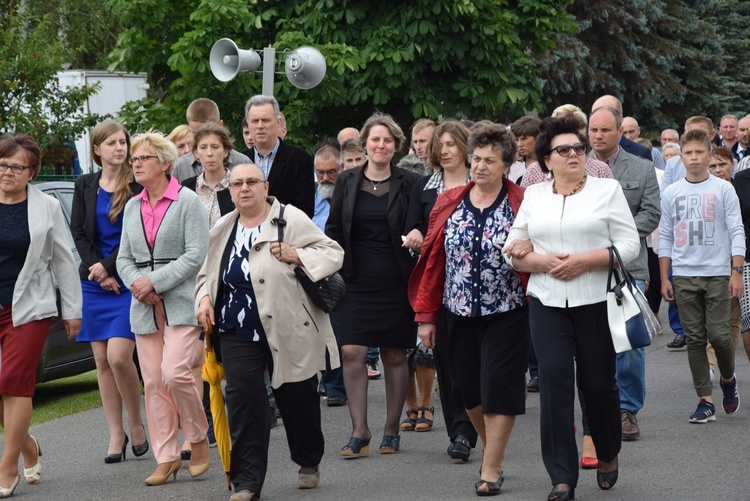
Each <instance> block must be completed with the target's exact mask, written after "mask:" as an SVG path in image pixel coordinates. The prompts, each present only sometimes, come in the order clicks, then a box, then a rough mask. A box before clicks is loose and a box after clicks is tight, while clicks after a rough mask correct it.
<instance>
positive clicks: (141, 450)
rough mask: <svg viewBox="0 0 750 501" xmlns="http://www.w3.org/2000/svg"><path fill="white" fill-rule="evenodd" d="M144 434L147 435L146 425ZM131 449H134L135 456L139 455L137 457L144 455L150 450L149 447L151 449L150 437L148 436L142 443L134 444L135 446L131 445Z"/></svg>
mask: <svg viewBox="0 0 750 501" xmlns="http://www.w3.org/2000/svg"><path fill="white" fill-rule="evenodd" d="M143 435H144V436H145V435H146V427H145V426H144V427H143ZM131 449H132V450H133V455H134V456H135V457H137V458H139V457H141V456H143V455H144V454H146V453H147V452H148V449H149V445H148V437H147V436H146V441H145V442H143V443H142V444H141V445H135V444H133V446H132V447H131Z"/></svg>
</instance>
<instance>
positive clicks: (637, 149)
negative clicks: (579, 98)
mask: <svg viewBox="0 0 750 501" xmlns="http://www.w3.org/2000/svg"><path fill="white" fill-rule="evenodd" d="M602 106H609V107H610V108H614V109H615V110H617V112H618V113H619V114H620V120H622V117H623V116H624V115H623V113H622V101H620V100H619V99H617V98H616V97H615V96H610V95H605V96H602V97H600V98H599V99H597V100H596V101H594V104H593V106H591V113H592V114H593V112H594V111H595V110H597V109H599V108H601V107H602ZM619 145H620V147H621V148H622V149H623V150H625V151H627V152H628V153H630V154H631V155H635V156H637V157H641V158H645V159H646V160H648V161H651V162H652V161H653V160H654V159H653V157H652V156H651V150H649V149H648V148H646V147H645V146H641V145H640V144H638V143H636V142H635V141H631V140H630V139H628V138H627V137H625V136H624V135H620V143H619Z"/></svg>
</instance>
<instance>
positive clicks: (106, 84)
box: [57, 70, 149, 174]
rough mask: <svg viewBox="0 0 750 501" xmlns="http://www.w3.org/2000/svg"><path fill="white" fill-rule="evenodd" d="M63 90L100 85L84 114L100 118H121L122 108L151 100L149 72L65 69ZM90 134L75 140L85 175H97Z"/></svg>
mask: <svg viewBox="0 0 750 501" xmlns="http://www.w3.org/2000/svg"><path fill="white" fill-rule="evenodd" d="M57 78H58V80H59V81H60V85H61V86H62V87H80V86H82V85H93V84H95V83H97V82H99V83H100V85H101V88H100V89H99V91H98V92H97V93H96V94H94V95H93V96H91V97H90V98H89V99H88V101H87V102H86V103H85V104H84V106H83V108H82V110H81V111H83V112H87V113H95V114H98V115H113V116H117V115H118V114H119V113H120V108H122V106H123V105H124V104H125V103H127V102H129V101H137V100H139V99H143V98H145V97H148V88H149V86H148V79H147V75H146V73H124V72H116V73H108V72H106V71H103V70H65V71H60V72H58V73H57ZM89 142H90V140H89V131H86V132H85V133H84V134H83V136H82V137H80V138H75V144H76V149H77V150H78V160H79V162H80V166H81V173H82V174H87V173H89V172H93V171H94V170H95V168H96V166H95V165H94V162H93V160H92V158H91V148H90V146H89Z"/></svg>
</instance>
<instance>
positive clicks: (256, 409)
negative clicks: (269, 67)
mask: <svg viewBox="0 0 750 501" xmlns="http://www.w3.org/2000/svg"><path fill="white" fill-rule="evenodd" d="M185 118H186V122H187V124H185V125H180V126H178V127H177V128H175V129H174V130H173V131H172V132H171V134H169V135H168V136H166V135H165V134H162V133H161V132H158V131H154V130H149V131H146V132H142V133H139V134H136V135H134V136H133V137H131V136H130V134H129V132H128V131H127V130H126V129H125V128H124V127H122V126H121V125H120V124H118V123H116V122H113V121H105V122H102V123H100V124H98V125H97V126H96V127H95V128H94V129H93V131H92V133H91V149H92V154H93V157H94V161H95V163H96V164H97V165H98V166H99V168H100V169H99V170H98V171H97V172H95V173H91V174H86V175H83V176H81V177H79V178H78V179H77V180H76V182H75V192H74V197H73V209H72V214H71V221H70V228H71V233H72V236H73V239H74V242H75V246H76V248H77V250H78V253H79V256H80V258H81V262H80V266H78V267H77V269H76V265H75V262H74V260H73V256H72V254H71V252H70V249H69V246H68V245H67V236H66V233H65V230H64V228H65V224H64V220H63V214H62V211H61V208H60V206H59V204H58V203H57V202H56V201H54V200H53V199H52V198H50V197H48V196H46V195H44V194H42V193H41V192H40V191H39V190H38V189H36V188H35V187H34V185H33V184H31V181H33V180H34V179H35V177H36V176H37V174H38V172H39V169H40V158H41V152H40V151H39V147H38V146H37V145H36V143H35V142H34V141H33V139H31V138H30V137H28V136H25V135H10V134H7V135H5V136H3V137H2V138H1V139H0V218H1V219H2V221H3V223H4V224H3V225H2V227H1V228H0V234H2V238H0V263H2V264H1V265H0V305H2V311H0V349H1V351H0V364H1V365H0V367H1V368H2V371H1V372H0V395H1V396H2V400H1V401H0V402H1V407H0V421H2V422H1V423H0V425H2V426H3V428H4V429H5V434H6V440H5V446H4V450H3V454H2V459H0V498H4V497H9V496H11V495H12V494H13V493H14V491H15V490H16V488H17V486H18V484H19V482H20V480H21V479H22V478H25V480H26V482H27V483H29V484H36V483H38V482H39V481H40V480H41V477H42V466H41V462H40V456H41V454H42V452H41V447H40V444H39V443H38V441H37V440H36V439H35V438H34V437H32V436H31V435H29V433H28V429H29V424H30V421H31V414H32V405H31V397H32V396H33V393H34V379H35V374H34V371H35V368H36V364H37V362H38V360H39V359H40V357H41V350H42V348H43V345H44V342H45V339H46V336H47V332H48V330H49V325H50V319H51V317H53V316H55V315H57V313H58V312H57V307H56V304H55V294H54V290H55V289H54V287H52V273H54V277H55V279H56V282H57V284H58V286H59V290H60V296H61V299H62V303H61V304H62V312H61V314H62V318H63V320H64V324H65V328H66V331H67V333H68V335H69V337H70V338H71V339H73V338H76V337H77V340H78V341H79V342H88V343H91V346H92V350H93V352H94V356H95V361H96V367H97V378H98V382H99V389H100V393H101V398H102V403H103V406H104V414H105V418H106V421H107V426H108V430H109V442H108V445H107V446H106V447H107V451H106V454H105V455H104V461H105V463H107V464H112V463H120V462H122V461H125V460H126V459H127V451H128V446H130V450H131V451H132V454H133V455H134V456H136V457H140V456H143V455H145V454H146V453H148V452H149V451H150V450H152V451H153V454H154V458H155V459H156V467H155V469H154V470H153V472H152V473H151V475H149V476H148V477H146V478H145V480H144V482H145V483H146V485H149V486H157V485H163V484H166V483H167V482H168V481H169V480H170V478H171V479H176V478H177V475H178V473H179V472H180V470H181V469H182V466H183V461H188V462H189V464H188V468H187V470H188V473H189V474H190V476H191V477H199V476H202V475H204V474H206V472H208V471H209V469H210V461H209V457H210V452H209V451H210V447H211V446H213V445H215V444H216V438H215V433H214V422H213V419H212V414H211V410H210V409H211V406H210V401H209V396H208V395H209V392H208V388H207V383H206V382H204V381H202V380H201V372H202V368H203V364H204V348H205V345H204V336H205V335H206V334H207V333H209V334H213V335H212V336H211V338H212V344H213V347H214V348H215V351H216V354H217V357H218V359H219V361H220V362H221V364H222V365H223V369H224V374H225V377H226V389H225V399H226V408H227V415H228V428H229V436H230V439H231V470H230V471H229V478H230V480H231V483H232V485H233V487H234V492H233V493H232V494H231V498H230V500H231V501H249V500H257V499H259V498H260V496H261V492H262V490H263V485H264V481H265V477H266V474H267V469H268V450H269V442H270V429H271V428H272V427H273V426H274V425H275V423H276V422H277V420H278V419H281V420H282V421H283V423H284V428H285V432H286V436H287V440H288V445H289V450H290V455H291V458H292V460H293V461H294V462H295V463H296V464H297V465H299V471H298V472H297V475H298V477H297V486H298V488H300V489H312V488H315V487H316V486H317V485H318V483H319V482H320V480H321V472H320V463H321V459H322V457H323V454H324V446H325V440H324V434H323V427H324V424H323V423H322V420H321V409H320V405H321V400H320V396H321V395H323V396H325V398H326V400H325V401H326V403H327V405H328V406H329V407H343V406H347V404H348V410H349V415H350V418H351V430H350V433H349V434H348V438H347V437H341V442H342V444H344V445H343V447H341V448H340V450H339V451H338V454H339V455H340V456H341V457H342V458H344V459H356V458H362V457H364V456H367V455H368V454H370V451H371V448H370V442H371V441H372V439H373V434H374V430H373V429H372V428H371V426H370V424H369V422H368V386H369V384H370V383H369V381H370V380H372V379H376V378H378V377H380V370H379V366H378V363H379V364H380V365H382V369H383V374H384V380H385V394H386V406H385V416H383V425H382V429H381V431H382V439H381V440H380V442H379V445H378V447H377V452H378V453H380V454H387V455H393V454H397V453H398V452H399V451H400V450H401V447H402V442H401V438H402V432H403V433H406V432H409V431H415V432H428V431H430V430H432V429H433V425H434V422H435V419H436V418H437V416H436V414H437V412H436V410H435V406H434V403H433V387H434V386H435V384H436V380H437V386H438V388H439V390H437V389H436V391H437V392H438V394H439V398H440V404H441V405H440V408H441V409H442V414H443V416H442V417H443V420H444V422H445V430H446V433H447V437H448V442H447V443H448V448H447V453H448V455H449V456H450V457H451V458H453V459H455V460H459V461H468V460H469V459H470V456H471V451H472V450H473V449H474V448H476V447H477V445H478V443H479V442H481V445H482V449H483V451H482V459H481V468H480V471H479V477H478V479H477V481H476V483H475V484H474V486H473V488H474V492H475V493H476V494H477V495H478V496H494V495H498V494H500V492H501V490H502V485H503V482H504V475H503V462H504V459H505V458H504V452H505V449H506V446H507V444H508V443H509V441H510V440H511V435H512V430H513V427H514V424H515V421H516V416H519V415H522V414H524V413H525V410H526V409H525V407H526V398H527V396H526V394H527V392H528V393H538V394H539V398H540V409H541V411H540V433H539V436H540V447H541V453H542V459H543V463H544V466H545V468H546V470H547V472H548V474H549V479H550V483H551V485H552V491H551V492H550V494H549V496H548V497H547V500H548V501H566V500H571V499H574V498H575V489H576V487H577V485H578V480H579V469H596V470H597V475H596V481H597V484H598V486H599V488H601V489H603V490H608V489H611V488H613V487H614V486H615V484H616V482H617V480H618V476H619V459H618V456H619V452H620V449H621V443H622V441H628V440H637V439H638V438H639V437H640V428H639V424H638V420H637V415H638V412H639V411H640V410H641V409H642V408H643V406H644V404H645V396H646V388H645V386H646V385H645V366H646V357H645V351H644V349H643V348H638V349H633V350H629V351H625V352H622V353H616V352H615V348H614V345H613V342H612V338H611V336H610V329H609V323H608V315H607V304H606V292H607V288H608V284H607V280H608V278H607V276H608V268H609V266H610V257H609V255H610V250H609V249H610V247H614V248H616V249H617V251H618V252H619V254H620V256H621V257H622V260H623V263H624V265H625V267H626V269H627V272H628V273H629V274H630V275H632V277H633V278H634V279H635V283H636V285H637V286H638V287H639V288H640V289H641V290H642V291H643V292H644V294H645V295H646V296H647V298H648V303H649V305H650V307H651V310H652V311H653V312H654V313H655V314H657V315H658V312H659V308H660V306H661V301H662V300H665V301H667V302H669V322H670V327H671V328H672V330H673V331H674V333H675V338H674V339H673V340H672V341H671V342H670V343H669V345H668V347H669V348H672V349H680V348H683V347H687V355H688V362H689V367H690V371H691V374H692V378H693V384H694V387H695V392H696V395H697V400H698V403H697V407H696V408H695V411H694V412H692V413H690V414H687V411H686V415H687V416H688V422H689V423H695V424H702V423H707V422H710V421H713V420H715V419H716V406H715V404H714V400H713V398H712V388H713V380H714V378H715V373H717V374H718V376H719V377H718V379H719V387H720V390H721V404H722V408H723V410H724V412H725V413H726V414H729V415H731V414H734V413H735V412H737V411H738V409H739V406H740V397H739V392H738V390H737V379H736V376H735V374H734V359H735V350H736V348H737V346H738V345H739V343H740V341H742V342H743V343H744V346H745V348H746V351H748V352H750V268H748V267H746V266H745V261H746V260H750V245H748V242H747V241H746V238H747V233H746V232H745V229H744V228H745V224H747V223H750V169H746V167H749V166H750V160H747V159H749V158H750V137H749V134H748V132H749V130H750V116H748V117H744V118H741V119H739V120H738V119H737V118H736V117H734V116H732V115H727V116H724V117H722V118H721V120H720V122H719V133H718V134H717V133H716V131H715V130H714V126H713V121H712V120H711V119H710V118H708V117H704V116H694V117H691V118H689V119H688V120H687V122H686V124H685V131H684V133H683V135H682V136H680V134H679V133H678V131H676V130H673V129H666V130H664V131H663V132H662V133H661V136H660V138H659V139H660V141H659V142H660V143H661V145H660V147H656V146H653V145H652V144H651V143H650V142H649V141H646V140H643V139H642V138H640V132H641V131H640V128H639V125H638V121H637V120H636V118H634V117H627V116H624V114H623V106H622V103H621V102H620V101H619V100H618V99H617V98H615V97H613V96H602V97H601V98H599V99H597V100H596V101H595V103H594V105H593V106H592V109H591V110H590V113H588V114H587V113H585V112H584V111H583V110H581V109H580V108H578V107H577V106H574V105H571V104H568V105H564V106H561V107H559V108H557V109H556V110H555V111H554V112H553V113H552V115H551V116H550V117H546V118H544V119H540V118H538V117H534V116H524V117H520V118H519V119H518V120H516V121H515V122H514V123H513V124H511V125H508V126H506V125H503V124H498V123H493V122H491V121H489V120H481V121H478V122H473V121H469V120H458V119H442V120H440V121H439V122H438V123H435V122H433V121H432V120H429V119H420V120H418V121H416V122H415V123H414V124H413V125H412V128H411V130H410V131H407V132H408V133H409V135H410V137H409V138H407V135H406V134H405V133H404V130H403V129H402V128H401V127H400V126H399V124H398V123H397V122H396V121H395V120H394V119H393V117H391V116H390V115H387V114H384V113H375V114H373V115H372V116H371V117H370V118H369V119H367V121H366V122H365V123H364V124H363V125H362V126H361V130H360V129H357V128H355V127H346V128H344V129H342V130H341V131H339V133H338V135H337V137H336V139H325V140H322V141H321V142H320V143H319V144H318V145H316V146H315V148H314V149H313V151H312V153H313V154H312V155H311V154H310V152H308V151H305V150H304V149H302V148H299V147H297V146H294V145H291V144H290V143H287V142H286V141H284V137H285V136H286V133H287V129H286V121H285V119H284V116H283V114H282V113H281V110H280V107H279V103H278V102H277V101H276V99H274V98H273V97H269V96H263V95H258V96H253V97H252V98H250V99H249V100H248V101H247V104H246V107H245V110H244V114H243V118H242V124H241V125H242V130H243V140H244V143H245V145H246V146H247V149H246V150H244V151H242V152H239V151H236V150H235V149H234V139H233V138H232V136H231V134H230V132H229V131H228V129H227V128H225V127H224V124H223V122H222V120H221V118H220V114H219V109H218V107H217V106H216V104H215V103H214V102H213V101H211V100H209V99H205V98H201V99H197V100H195V101H193V102H192V103H191V104H190V106H189V107H188V109H187V112H186V117H185ZM407 144H408V145H409V148H408V149H409V152H408V154H406V155H403V156H402V154H404V153H406V151H405V150H406V149H407V148H406V147H405V146H406V145H407ZM336 272H339V273H340V274H341V276H342V277H343V280H344V282H345V285H346V294H345V295H344V296H343V298H342V299H341V302H340V303H339V305H338V308H337V309H335V310H334V311H333V312H331V313H326V312H325V311H323V310H322V309H321V308H319V307H318V306H316V303H315V301H314V300H313V299H311V297H310V295H309V294H308V293H307V292H306V290H305V289H304V288H303V286H302V284H301V282H300V280H299V279H298V276H300V274H302V275H306V277H307V278H308V279H309V280H312V281H313V282H317V281H321V280H325V279H326V278H327V277H330V276H331V275H332V274H334V273H336ZM134 353H136V354H137V361H138V366H139V367H140V372H141V375H142V379H143V389H144V393H145V407H146V423H147V426H146V425H144V422H143V419H142V414H141V409H140V402H141V400H140V398H141V391H140V390H141V387H140V382H139V377H138V370H137V368H136V364H135V363H134ZM527 373H528V379H527V376H526V374H527ZM576 395H578V400H579V405H580V407H581V411H582V416H583V423H582V425H583V426H582V428H583V432H584V439H583V444H582V450H581V454H580V455H579V450H578V444H577V441H576V436H575V429H576V426H575V423H574V416H575V401H576ZM686 406H687V404H686ZM123 407H124V409H125V410H126V411H127V421H128V426H127V431H126V428H125V426H124V425H123ZM404 411H405V418H403V417H404ZM402 418H403V419H402ZM180 429H181V430H182V436H183V438H184V442H183V443H180V442H179V440H178V437H179V430H180ZM379 429H380V428H379ZM375 444H378V442H375ZM102 449H104V445H102ZM21 456H22V457H23V464H24V469H23V472H22V473H23V476H22V475H21V472H19V471H18V466H17V462H18V459H19V457H21ZM341 467H342V468H346V466H344V465H342V466H341Z"/></svg>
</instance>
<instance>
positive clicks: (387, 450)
mask: <svg viewBox="0 0 750 501" xmlns="http://www.w3.org/2000/svg"><path fill="white" fill-rule="evenodd" d="M400 444H401V435H383V441H382V442H380V453H381V454H395V453H397V452H398V449H399V446H400Z"/></svg>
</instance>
